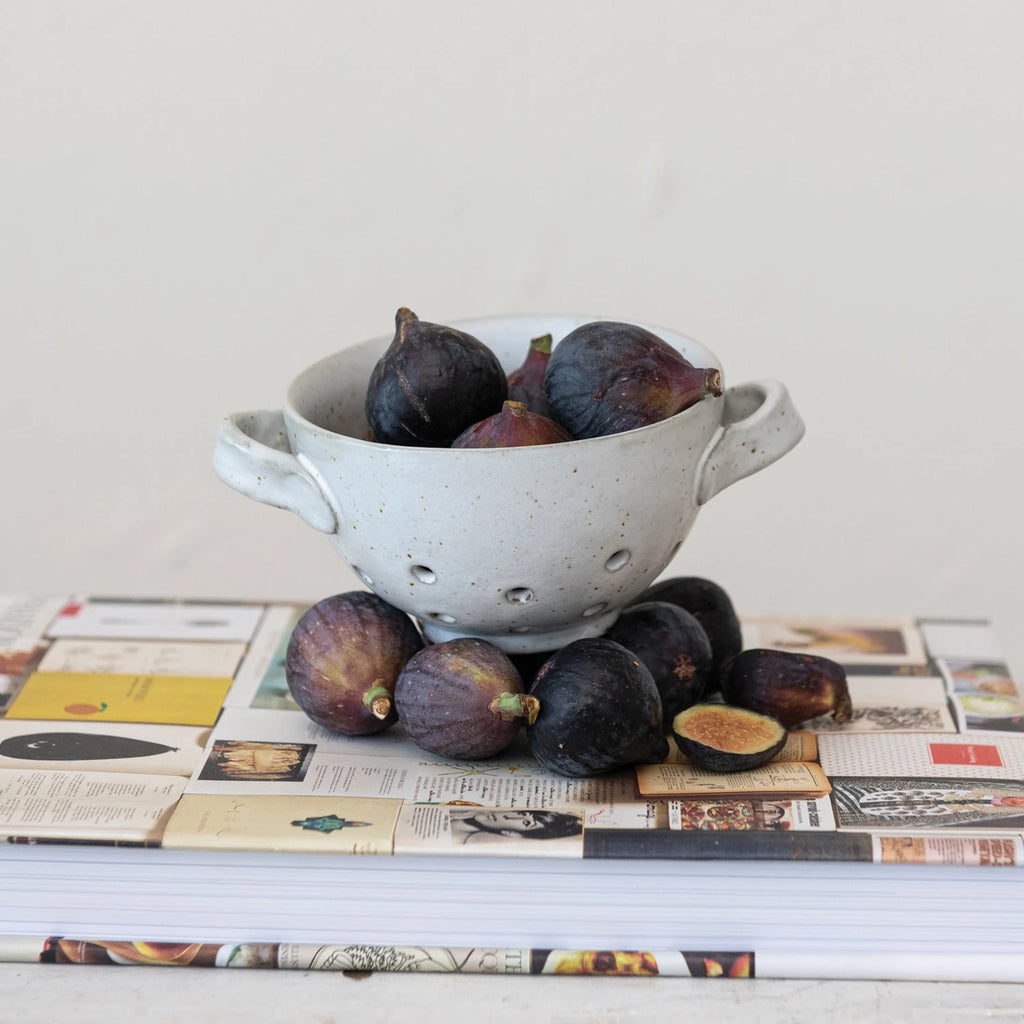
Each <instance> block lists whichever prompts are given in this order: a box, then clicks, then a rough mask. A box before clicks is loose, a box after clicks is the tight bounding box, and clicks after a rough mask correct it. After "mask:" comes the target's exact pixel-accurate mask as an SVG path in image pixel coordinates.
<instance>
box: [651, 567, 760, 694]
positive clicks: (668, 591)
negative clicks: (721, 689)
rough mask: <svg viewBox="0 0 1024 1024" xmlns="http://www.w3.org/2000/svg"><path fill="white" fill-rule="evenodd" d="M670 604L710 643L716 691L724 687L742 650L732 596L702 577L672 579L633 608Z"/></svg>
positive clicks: (661, 582) (660, 583)
mask: <svg viewBox="0 0 1024 1024" xmlns="http://www.w3.org/2000/svg"><path fill="white" fill-rule="evenodd" d="M645 601H668V602H669V604H675V605H678V606H679V607H680V608H684V609H685V610H686V611H688V612H689V613H690V614H691V615H692V616H693V617H694V618H695V619H696V620H697V621H698V622H699V623H700V624H701V626H702V627H703V628H704V632H705V633H706V634H707V637H708V640H709V641H710V642H711V653H712V657H713V659H714V666H713V668H712V672H711V678H712V683H711V686H712V687H713V688H717V687H718V686H720V685H721V682H722V679H723V677H724V676H725V673H726V672H728V671H729V666H730V665H731V664H732V660H733V658H735V657H736V655H737V654H739V653H740V651H742V650H743V630H742V629H741V627H740V620H739V616H738V615H737V614H736V609H735V608H734V607H733V603H732V599H731V598H730V597H729V594H728V593H727V592H726V591H725V590H724V589H723V588H722V587H720V586H719V585H718V584H717V583H715V582H714V581H712V580H707V579H704V578H703V577H702V576H672V577H670V578H669V579H667V580H661V581H660V582H659V583H655V584H653V585H652V586H650V587H648V588H647V589H646V590H645V591H644V592H643V593H642V594H641V595H640V596H639V597H638V598H636V600H635V601H633V602H632V603H633V604H641V603H643V602H645Z"/></svg>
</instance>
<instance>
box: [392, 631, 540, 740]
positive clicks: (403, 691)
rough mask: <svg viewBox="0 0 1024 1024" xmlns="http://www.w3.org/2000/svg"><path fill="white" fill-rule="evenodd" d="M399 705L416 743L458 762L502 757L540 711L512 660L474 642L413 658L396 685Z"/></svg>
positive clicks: (447, 644) (437, 647)
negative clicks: (526, 723) (523, 728)
mask: <svg viewBox="0 0 1024 1024" xmlns="http://www.w3.org/2000/svg"><path fill="white" fill-rule="evenodd" d="M395 704H396V706H397V708H398V717H399V720H400V721H401V723H402V726H403V727H404V728H405V731H406V733H407V735H408V736H409V739H411V740H412V741H413V743H415V744H416V745H417V746H418V747H420V748H421V749H422V750H427V751H429V752H430V753H432V754H440V755H441V756H443V757H454V758H458V759H460V760H475V759H477V758H482V757H493V756H494V755H495V754H499V753H501V751H503V750H504V749H505V748H506V747H507V746H508V745H509V744H510V743H511V742H512V740H513V739H514V738H515V736H516V733H518V732H519V729H520V727H521V725H522V724H523V720H524V719H526V720H529V719H530V718H531V717H532V716H533V715H535V714H536V708H537V701H536V699H535V698H533V697H530V696H529V695H527V694H526V693H524V692H523V685H522V680H521V679H520V678H519V673H518V672H517V671H516V669H515V666H514V665H513V664H512V662H511V660H510V659H509V657H508V655H507V654H505V652H504V651H503V650H501V648H500V647H497V646H495V645H494V644H491V643H488V642H487V641H486V640H479V639H476V638H474V637H459V638H456V639H454V640H445V641H443V642H442V643H438V644H432V645H430V646H429V647H424V648H423V650H421V651H419V652H417V653H416V654H414V655H413V656H412V657H411V658H410V659H409V661H408V662H407V663H406V666H405V668H404V669H402V672H401V674H400V675H399V677H398V681H397V683H396V684H395Z"/></svg>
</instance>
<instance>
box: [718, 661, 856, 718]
mask: <svg viewBox="0 0 1024 1024" xmlns="http://www.w3.org/2000/svg"><path fill="white" fill-rule="evenodd" d="M722 695H723V696H724V697H725V700H726V702H727V703H729V704H735V705H736V706H737V707H741V708H749V709H750V710H751V711H760V712H761V714H763V715H771V716H772V717H773V718H777V719H778V720H779V721H780V722H781V723H782V724H783V725H784V726H786V728H787V729H790V728H792V727H793V726H794V725H799V724H800V723H801V722H806V721H807V720H808V719H810V718H817V717H818V715H825V714H828V713H829V712H831V714H832V717H833V719H835V721H837V722H846V721H848V720H849V719H850V717H851V716H852V714H853V703H852V701H851V700H850V691H849V688H848V686H847V681H846V670H845V669H844V668H843V666H842V665H840V664H838V663H837V662H834V661H831V660H830V659H829V658H822V657H820V656H819V655H815V654H795V653H793V652H792V651H773V650H768V649H766V648H761V647H755V648H751V649H750V650H747V651H743V653H742V654H740V655H738V656H737V657H736V659H735V660H734V661H733V663H732V667H731V668H730V669H729V674H728V675H727V676H726V677H725V681H724V683H723V685H722Z"/></svg>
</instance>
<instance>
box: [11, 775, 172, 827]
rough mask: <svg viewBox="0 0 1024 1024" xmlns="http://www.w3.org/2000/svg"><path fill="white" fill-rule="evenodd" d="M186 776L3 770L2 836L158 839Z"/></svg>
mask: <svg viewBox="0 0 1024 1024" xmlns="http://www.w3.org/2000/svg"><path fill="white" fill-rule="evenodd" d="M184 788H185V779H183V778H180V777H175V776H168V775H115V774H110V773H100V772H77V771H55V770H49V771H39V770H35V771H12V770H3V769H0V837H3V838H6V839H8V841H10V840H16V839H21V838H22V837H32V838H34V839H38V838H54V839H78V840H94V841H99V842H114V841H117V842H156V841H158V840H159V839H160V837H161V835H162V832H163V826H164V823H165V822H166V820H167V819H168V818H169V817H170V814H171V812H172V811H173V810H174V808H175V806H176V805H177V802H178V799H179V798H180V796H181V794H182V791H183V790H184Z"/></svg>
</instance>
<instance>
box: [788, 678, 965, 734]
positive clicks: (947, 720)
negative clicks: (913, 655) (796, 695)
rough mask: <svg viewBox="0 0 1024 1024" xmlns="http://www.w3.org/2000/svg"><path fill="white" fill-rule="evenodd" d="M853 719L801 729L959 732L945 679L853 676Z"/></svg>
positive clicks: (824, 720)
mask: <svg viewBox="0 0 1024 1024" xmlns="http://www.w3.org/2000/svg"><path fill="white" fill-rule="evenodd" d="M847 682H848V686H849V691H850V700H851V701H852V702H853V715H852V716H851V718H850V719H849V720H848V721H846V722H836V721H835V720H834V719H833V718H832V717H831V716H830V715H822V716H821V717H820V718H812V719H810V720H809V721H807V722H804V723H803V724H802V725H801V728H802V729H810V730H812V731H813V732H815V733H823V732H829V733H831V732H841V733H844V734H847V733H859V732H929V733H932V732H956V731H957V725H956V721H955V720H954V718H953V716H952V714H951V713H950V710H949V702H948V698H947V694H946V683H945V680H944V679H942V677H941V676H893V675H883V676H875V675H851V676H849V677H848V680H847Z"/></svg>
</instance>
